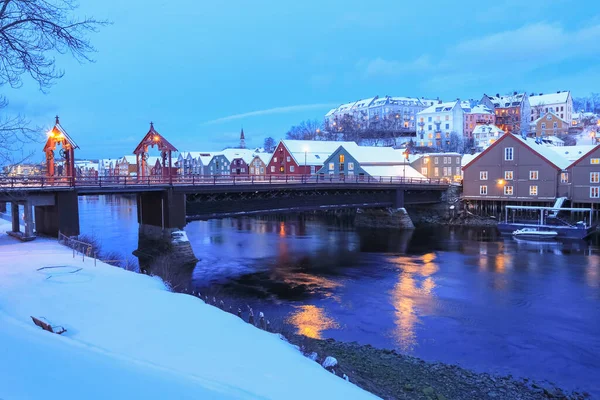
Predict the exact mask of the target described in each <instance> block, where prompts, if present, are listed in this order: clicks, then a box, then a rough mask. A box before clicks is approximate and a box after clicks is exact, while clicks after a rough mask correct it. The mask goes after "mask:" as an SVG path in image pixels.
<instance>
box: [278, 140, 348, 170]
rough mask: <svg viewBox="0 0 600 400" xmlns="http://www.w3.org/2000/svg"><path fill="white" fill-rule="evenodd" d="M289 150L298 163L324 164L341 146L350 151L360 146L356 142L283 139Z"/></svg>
mask: <svg viewBox="0 0 600 400" xmlns="http://www.w3.org/2000/svg"><path fill="white" fill-rule="evenodd" d="M282 142H283V144H284V145H285V147H286V148H287V149H288V151H289V152H290V153H291V154H292V156H293V157H294V159H295V160H296V163H297V164H298V165H304V163H305V158H306V165H323V163H324V162H325V160H327V159H328V158H329V156H330V155H331V154H332V153H333V152H335V151H336V150H337V149H338V148H339V147H340V146H344V148H345V149H347V150H348V151H350V149H352V148H356V147H358V145H357V144H356V143H354V142H335V141H320V140H283V141H282Z"/></svg>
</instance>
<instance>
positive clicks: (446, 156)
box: [409, 153, 462, 182]
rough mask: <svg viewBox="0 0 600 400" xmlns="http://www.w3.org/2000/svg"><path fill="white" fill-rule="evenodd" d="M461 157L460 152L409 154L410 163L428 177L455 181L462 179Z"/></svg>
mask: <svg viewBox="0 0 600 400" xmlns="http://www.w3.org/2000/svg"><path fill="white" fill-rule="evenodd" d="M461 159H462V156H461V155H460V154H459V153H431V154H415V155H409V162H410V165H412V167H413V168H414V169H415V170H417V172H419V173H420V174H421V175H423V176H425V177H426V178H431V179H445V180H448V181H455V182H458V181H460V180H461V179H462V172H461V166H462V164H461Z"/></svg>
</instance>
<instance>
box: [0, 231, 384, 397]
mask: <svg viewBox="0 0 600 400" xmlns="http://www.w3.org/2000/svg"><path fill="white" fill-rule="evenodd" d="M8 228H9V224H8V223H7V222H6V221H2V220H0V232H1V233H0V398H1V399H39V398H61V399H96V398H97V399H108V398H111V399H121V398H127V399H134V398H141V399H188V398H189V399H192V398H194V399H263V398H268V399H307V398H308V399H323V398H328V399H334V398H335V399H337V398H344V399H363V398H364V399H369V398H375V397H374V396H373V395H371V394H369V393H367V392H365V391H363V390H361V389H360V388H358V387H357V386H355V385H353V384H351V383H349V382H346V381H344V380H343V379H340V378H338V377H335V376H334V375H332V374H331V373H329V372H327V371H326V370H325V369H323V368H322V367H321V366H320V365H319V364H317V363H316V362H314V361H311V360H310V359H308V358H306V357H304V356H303V355H302V354H300V353H299V352H298V351H297V350H296V349H294V348H293V347H292V346H290V345H289V344H287V343H286V342H284V341H282V340H280V339H279V338H278V337H277V336H276V335H273V334H269V333H266V332H263V331H260V330H259V329H256V328H253V327H251V326H249V325H248V324H247V323H245V322H243V321H241V320H240V319H239V318H237V317H236V316H234V315H231V314H228V313H225V312H222V311H221V310H219V309H217V308H214V307H211V306H208V305H205V304H204V303H203V302H202V301H201V300H199V299H198V298H195V297H193V296H189V295H183V294H175V293H171V292H168V291H167V290H165V286H164V284H163V283H162V282H161V281H160V280H158V279H156V278H152V277H149V276H144V275H139V274H135V273H133V272H128V271H125V270H122V269H119V268H115V267H111V266H108V265H105V264H101V263H98V264H97V266H94V263H93V260H91V259H86V261H85V262H83V261H82V260H81V258H79V257H77V258H75V259H74V258H73V257H72V253H71V251H69V250H68V249H66V248H65V247H63V246H61V245H59V244H58V243H56V242H55V241H53V240H48V239H41V238H38V239H36V240H35V241H33V242H28V243H21V242H18V241H16V240H14V239H12V238H10V237H8V236H7V235H5V234H4V231H6V230H7V229H8ZM50 266H61V267H62V266H64V267H66V268H54V269H43V270H38V268H40V267H50ZM80 268H81V269H80ZM30 316H35V317H44V318H45V319H47V320H48V321H49V322H51V324H52V325H62V326H64V327H65V328H66V329H67V332H66V333H65V334H63V335H62V336H59V335H55V334H52V333H49V332H46V331H43V330H42V329H40V328H38V327H37V326H35V325H34V324H33V323H32V321H31V318H30Z"/></svg>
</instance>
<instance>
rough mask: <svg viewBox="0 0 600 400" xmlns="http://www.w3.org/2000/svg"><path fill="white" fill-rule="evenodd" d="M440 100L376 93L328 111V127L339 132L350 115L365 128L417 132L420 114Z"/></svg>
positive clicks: (326, 117) (326, 115) (360, 126)
mask: <svg viewBox="0 0 600 400" xmlns="http://www.w3.org/2000/svg"><path fill="white" fill-rule="evenodd" d="M437 102H439V100H438V99H435V100H430V99H425V98H417V97H393V96H384V97H379V96H375V97H371V98H367V99H362V100H358V101H354V102H350V103H346V104H342V105H340V106H339V107H336V108H334V109H331V110H330V111H329V112H328V113H327V114H325V127H326V129H328V130H334V131H335V130H336V129H337V128H338V127H339V126H340V124H342V123H343V121H344V118H348V117H350V118H352V120H353V121H354V122H355V123H356V124H357V125H358V127H359V128H361V129H368V128H369V129H407V130H413V131H414V130H415V126H416V123H415V120H416V115H417V113H418V112H419V111H422V110H424V109H425V108H427V107H429V106H431V105H433V104H435V103H437ZM384 122H385V123H384Z"/></svg>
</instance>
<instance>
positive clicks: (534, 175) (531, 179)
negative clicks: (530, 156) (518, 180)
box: [529, 171, 538, 181]
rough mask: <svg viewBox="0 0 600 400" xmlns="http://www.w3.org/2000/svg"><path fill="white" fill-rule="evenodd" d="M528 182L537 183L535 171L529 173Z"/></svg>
mask: <svg viewBox="0 0 600 400" xmlns="http://www.w3.org/2000/svg"><path fill="white" fill-rule="evenodd" d="M529 180H530V181H537V180H538V172H537V171H529Z"/></svg>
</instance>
